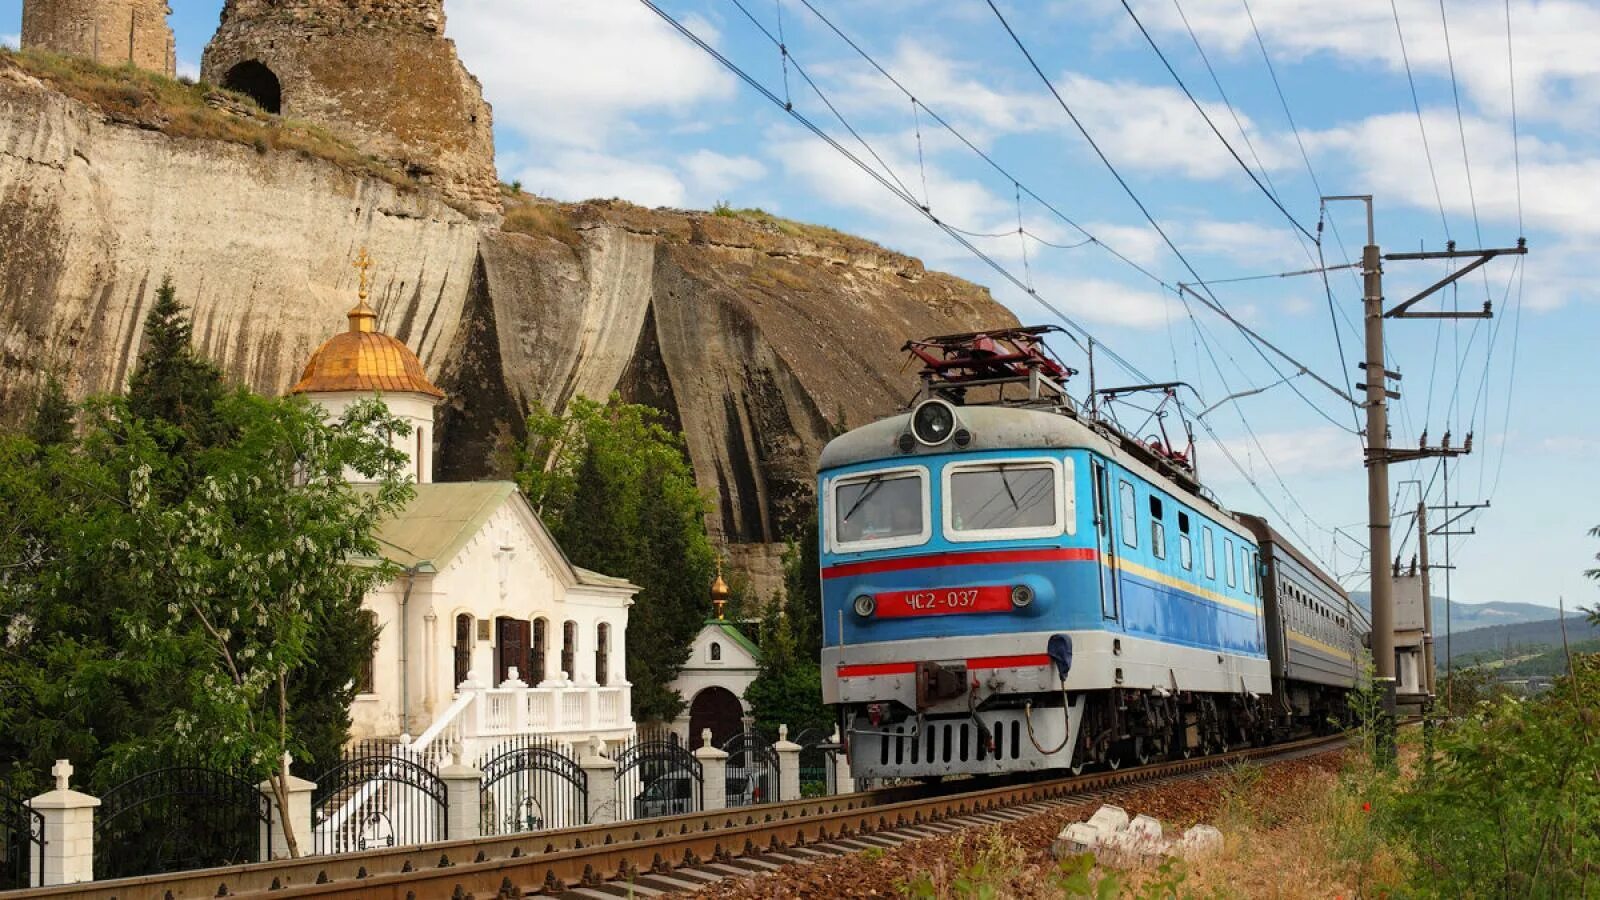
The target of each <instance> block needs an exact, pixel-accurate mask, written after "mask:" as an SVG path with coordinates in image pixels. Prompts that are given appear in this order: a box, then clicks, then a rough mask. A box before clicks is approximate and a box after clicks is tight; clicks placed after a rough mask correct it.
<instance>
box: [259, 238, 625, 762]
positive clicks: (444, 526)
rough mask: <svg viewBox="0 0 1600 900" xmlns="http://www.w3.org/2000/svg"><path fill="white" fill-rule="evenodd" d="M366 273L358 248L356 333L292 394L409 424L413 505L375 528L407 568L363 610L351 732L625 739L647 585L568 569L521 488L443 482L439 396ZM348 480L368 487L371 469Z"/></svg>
mask: <svg viewBox="0 0 1600 900" xmlns="http://www.w3.org/2000/svg"><path fill="white" fill-rule="evenodd" d="M371 265H372V263H371V260H370V259H369V258H368V257H367V255H366V252H365V251H363V252H362V255H361V259H360V261H359V262H358V264H357V268H358V269H360V271H361V282H360V290H359V297H358V300H357V303H356V305H355V307H354V308H352V309H351V310H350V311H349V312H348V313H347V318H348V327H347V328H346V329H345V330H344V331H342V332H340V333H338V334H336V335H334V336H333V337H332V338H331V339H329V340H328V341H327V342H326V343H324V344H323V345H322V346H321V347H320V348H318V349H317V351H316V352H315V353H314V354H313V355H312V357H311V360H310V361H309V362H308V363H307V364H306V367H305V371H304V373H303V374H302V376H301V378H300V380H299V381H298V382H297V383H295V385H294V386H293V387H292V388H290V392H291V393H293V394H297V395H301V396H304V397H306V398H307V399H308V400H310V401H312V402H313V403H316V404H318V405H320V406H321V407H322V408H323V409H325V410H326V411H327V414H328V416H329V417H330V418H335V417H338V416H340V415H341V414H342V413H343V412H344V411H345V410H346V409H347V408H349V407H350V406H351V405H352V404H354V403H356V402H358V401H361V400H364V399H368V398H372V397H377V398H379V399H381V400H382V401H383V402H384V404H385V405H386V406H387V407H388V409H389V411H390V413H391V414H393V415H395V416H397V417H399V418H402V419H404V420H406V421H407V422H408V423H410V424H411V426H412V432H411V434H409V435H403V436H402V435H396V436H395V437H394V442H395V447H396V449H398V450H400V451H401V452H403V453H404V454H405V455H406V457H407V460H408V465H409V468H410V471H411V473H412V476H413V478H414V480H415V482H416V496H415V497H414V498H413V499H412V500H411V501H410V502H409V503H408V504H407V505H406V507H405V509H403V510H402V511H400V512H399V513H398V514H396V515H394V516H393V517H392V518H390V519H388V520H387V521H385V522H383V523H382V524H381V525H380V526H379V528H378V531H377V534H376V537H377V540H378V544H379V546H380V548H381V551H382V556H383V558H384V559H386V560H388V561H389V562H392V563H394V564H395V565H397V566H399V567H400V569H401V575H400V576H399V577H398V578H396V579H395V580H394V581H392V582H390V583H388V584H385V585H383V586H381V587H379V588H377V589H375V590H373V591H372V592H371V593H370V594H368V595H367V597H366V598H365V600H364V601H363V605H364V607H365V609H366V612H367V614H368V615H370V616H371V617H372V618H373V620H374V621H375V623H376V625H377V626H378V629H379V637H378V643H377V649H376V651H375V653H374V656H373V659H372V664H371V665H370V666H369V667H368V670H367V672H366V673H365V674H364V676H363V683H362V684H361V685H359V686H358V690H359V693H358V694H357V696H356V699H355V701H354V703H353V704H352V707H351V719H352V737H353V738H354V739H358V740H359V739H363V738H390V739H395V740H397V741H400V742H404V743H409V744H411V746H412V747H413V748H415V749H416V750H418V751H419V752H424V753H427V754H428V755H437V754H439V753H445V752H448V753H452V754H456V755H458V757H460V758H463V759H472V758H473V757H474V756H475V755H476V753H477V752H480V751H481V750H482V749H483V748H486V747H488V746H491V745H493V744H494V743H496V742H498V741H501V740H504V739H505V738H508V737H517V736H522V735H539V736H542V737H547V738H552V739H555V740H559V741H565V742H568V743H572V744H575V745H576V744H581V745H583V746H591V745H593V744H594V742H596V741H598V742H600V743H602V744H605V745H616V744H620V743H622V742H624V741H627V740H630V739H631V738H632V737H633V736H634V731H635V729H634V722H633V717H632V713H631V705H632V704H631V701H632V698H631V696H630V687H631V686H630V685H629V683H628V681H627V677H626V667H625V656H624V647H625V646H626V643H625V637H626V634H627V629H628V608H629V607H630V606H631V605H632V603H633V597H634V595H635V594H636V593H637V592H638V590H639V589H638V587H636V586H635V585H633V584H630V583H629V582H627V581H626V580H624V579H620V578H613V577H610V576H607V575H602V574H600V573H598V572H592V571H589V570H588V569H584V568H581V567H579V566H575V565H573V564H572V563H571V562H570V561H569V560H568V559H567V558H566V556H565V555H564V554H563V553H562V551H561V548H560V547H559V546H558V545H557V544H556V542H555V540H554V539H553V538H552V537H551V536H550V533H549V532H548V531H547V530H546V529H545V527H544V525H543V524H542V523H541V522H540V520H539V517H538V515H537V513H535V511H534V509H533V507H532V506H531V505H530V504H529V503H528V501H527V499H526V498H525V497H523V495H522V493H521V491H519V490H518V489H517V486H516V485H515V484H514V483H512V482H509V481H480V482H464V483H439V482H435V481H434V480H433V457H432V447H433V436H434V412H435V410H436V409H437V408H438V406H439V405H440V404H441V403H443V402H444V400H445V394H444V392H443V391H441V390H440V389H439V388H438V387H437V386H435V385H434V384H433V382H431V381H430V380H429V379H428V377H427V375H426V373H425V372H424V370H423V366H422V363H421V361H420V360H419V359H418V358H417V356H416V354H415V353H413V352H411V350H410V349H409V348H408V347H406V345H405V344H404V343H402V342H401V341H399V340H396V339H395V338H393V337H391V336H389V335H387V334H384V333H383V332H381V331H379V330H378V313H377V311H376V310H374V309H373V308H372V307H371V306H370V305H369V304H368V302H367V301H368V296H367V295H368V287H367V286H368V274H369V269H370V267H371ZM347 477H349V478H350V479H351V480H352V481H353V482H356V483H357V485H358V487H359V482H360V480H361V476H359V475H358V474H356V473H354V472H350V473H347ZM356 562H357V563H358V564H360V563H361V562H363V561H360V560H357V561H356ZM365 562H367V563H369V564H370V563H376V562H378V560H367V561H365Z"/></svg>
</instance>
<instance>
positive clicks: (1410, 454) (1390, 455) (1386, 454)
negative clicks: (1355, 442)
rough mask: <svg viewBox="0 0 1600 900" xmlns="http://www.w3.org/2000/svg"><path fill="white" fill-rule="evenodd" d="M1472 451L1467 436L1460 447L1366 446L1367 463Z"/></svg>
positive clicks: (1470, 441)
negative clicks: (1465, 441)
mask: <svg viewBox="0 0 1600 900" xmlns="http://www.w3.org/2000/svg"><path fill="white" fill-rule="evenodd" d="M1471 452H1472V440H1471V438H1468V440H1467V443H1466V445H1465V446H1462V447H1406V448H1401V447H1382V448H1379V447H1368V448H1367V465H1369V466H1370V465H1372V464H1373V463H1375V462H1379V461H1381V462H1384V463H1404V462H1416V461H1417V460H1419V459H1432V458H1434V457H1439V456H1465V455H1467V454H1468V453H1471Z"/></svg>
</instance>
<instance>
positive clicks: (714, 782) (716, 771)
mask: <svg viewBox="0 0 1600 900" xmlns="http://www.w3.org/2000/svg"><path fill="white" fill-rule="evenodd" d="M700 744H701V746H700V749H699V750H696V751H694V758H695V759H698V760H700V775H701V777H702V778H704V779H705V782H704V788H705V795H704V797H703V802H702V803H701V809H703V810H706V811H710V810H714V809H727V808H728V751H726V750H719V749H717V747H716V745H715V744H713V743H711V729H709V728H705V729H702V730H701V731H700Z"/></svg>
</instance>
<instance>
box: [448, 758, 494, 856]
mask: <svg viewBox="0 0 1600 900" xmlns="http://www.w3.org/2000/svg"><path fill="white" fill-rule="evenodd" d="M439 778H440V779H442V780H443V781H444V796H445V813H444V815H445V833H446V834H447V835H448V836H449V839H450V840H452V841H464V840H476V839H477V838H479V837H481V836H482V827H483V800H482V789H483V773H482V772H480V771H478V770H477V769H476V768H474V767H472V766H466V765H462V764H460V763H458V762H456V761H455V759H454V758H453V757H452V758H451V760H450V765H448V766H445V767H444V768H443V769H440V770H439Z"/></svg>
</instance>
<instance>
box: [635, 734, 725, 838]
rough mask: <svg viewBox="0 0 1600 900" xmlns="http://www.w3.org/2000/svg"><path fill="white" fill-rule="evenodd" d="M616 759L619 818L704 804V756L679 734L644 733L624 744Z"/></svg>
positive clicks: (697, 807) (675, 811) (683, 810)
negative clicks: (686, 745) (689, 745)
mask: <svg viewBox="0 0 1600 900" xmlns="http://www.w3.org/2000/svg"><path fill="white" fill-rule="evenodd" d="M614 759H615V761H616V764H617V807H616V812H615V818H616V819H617V820H618V821H621V820H625V819H648V818H651V817H653V816H673V815H680V814H682V813H691V812H699V811H700V810H701V809H702V808H704V803H705V775H704V773H703V772H702V770H701V766H700V760H698V759H695V757H694V754H693V753H691V752H690V751H689V748H688V747H685V746H684V745H683V742H682V741H680V740H679V739H678V736H677V735H676V734H670V733H663V734H649V733H642V734H640V735H639V736H638V737H637V738H635V739H634V740H632V741H630V742H628V743H626V744H624V745H623V746H622V748H621V749H620V750H618V751H617V752H616V755H615V757H614Z"/></svg>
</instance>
